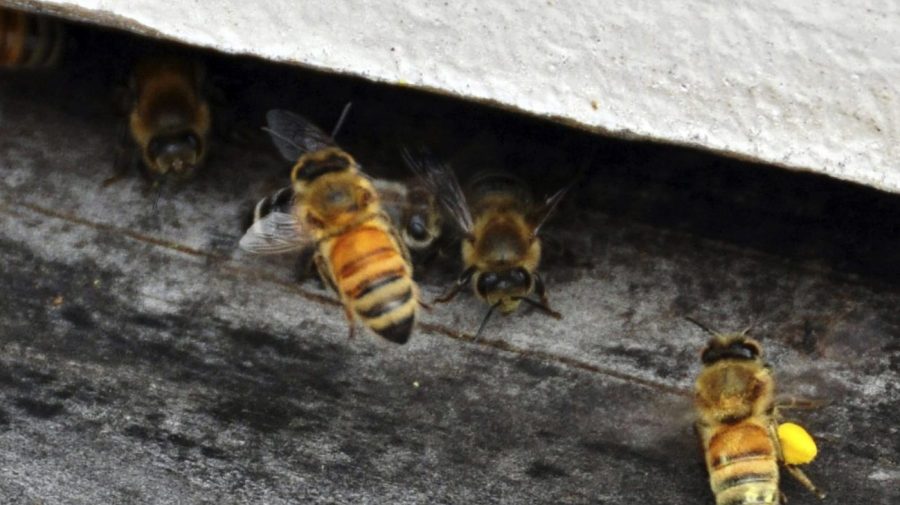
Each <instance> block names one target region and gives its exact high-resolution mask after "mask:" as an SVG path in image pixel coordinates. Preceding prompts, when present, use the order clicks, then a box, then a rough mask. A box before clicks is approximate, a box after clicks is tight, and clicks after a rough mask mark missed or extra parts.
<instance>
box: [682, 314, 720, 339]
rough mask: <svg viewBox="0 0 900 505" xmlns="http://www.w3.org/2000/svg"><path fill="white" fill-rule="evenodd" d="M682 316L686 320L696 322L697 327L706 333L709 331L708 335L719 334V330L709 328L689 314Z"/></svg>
mask: <svg viewBox="0 0 900 505" xmlns="http://www.w3.org/2000/svg"><path fill="white" fill-rule="evenodd" d="M684 318H685V319H687V320H688V321H690V322H692V323H694V324H696V325H697V326H698V327H700V329H701V330H703V331H705V332H706V333H709V334H710V335H712V336H714V337H716V336H718V335H721V332H718V331H716V330H713V329H711V328H710V327H709V326H706V325H705V324H703V323H701V322H700V321H697V320H696V319H694V318H693V317H691V316H684Z"/></svg>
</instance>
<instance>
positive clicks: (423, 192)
mask: <svg viewBox="0 0 900 505" xmlns="http://www.w3.org/2000/svg"><path fill="white" fill-rule="evenodd" d="M372 184H373V185H374V186H375V189H376V190H377V191H378V195H379V197H380V198H381V205H382V207H384V210H385V211H387V213H388V215H389V216H390V217H391V220H392V221H393V222H394V225H395V227H396V228H397V229H398V230H399V232H400V236H401V238H403V243H404V244H406V247H407V248H409V250H410V251H411V252H412V253H423V252H425V251H428V250H429V249H430V248H431V247H433V246H434V245H435V242H437V240H438V239H439V238H440V237H441V235H442V233H443V216H441V211H440V208H439V204H438V203H437V200H436V199H435V197H434V195H433V194H431V192H430V191H428V188H426V187H425V186H424V185H423V184H422V183H421V181H419V180H418V179H409V180H404V181H390V180H387V179H373V180H372Z"/></svg>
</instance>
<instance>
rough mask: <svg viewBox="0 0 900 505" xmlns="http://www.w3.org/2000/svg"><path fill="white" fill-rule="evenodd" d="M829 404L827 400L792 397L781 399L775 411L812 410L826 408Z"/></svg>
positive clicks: (776, 404)
mask: <svg viewBox="0 0 900 505" xmlns="http://www.w3.org/2000/svg"><path fill="white" fill-rule="evenodd" d="M827 403H828V402H827V401H825V400H810V399H807V398H797V397H795V396H791V397H789V398H781V399H779V400H778V401H777V402H776V403H775V411H776V412H777V411H779V410H811V409H817V408H819V407H822V406H824V405H825V404H827Z"/></svg>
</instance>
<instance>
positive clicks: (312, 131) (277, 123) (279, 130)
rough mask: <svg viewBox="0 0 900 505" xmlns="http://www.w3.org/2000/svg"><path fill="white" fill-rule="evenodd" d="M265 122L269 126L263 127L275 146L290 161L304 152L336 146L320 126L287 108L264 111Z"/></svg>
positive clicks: (293, 160)
mask: <svg viewBox="0 0 900 505" xmlns="http://www.w3.org/2000/svg"><path fill="white" fill-rule="evenodd" d="M266 122H267V123H268V124H269V126H268V127H267V128H263V129H264V130H265V131H267V132H268V133H269V136H271V137H272V142H273V143H274V144H275V148H276V149H278V152H279V153H280V154H281V156H282V157H283V158H284V159H286V160H288V161H290V162H292V163H293V162H295V161H297V158H299V157H300V156H301V155H302V154H304V153H308V152H313V151H318V150H320V149H324V148H326V147H337V143H336V142H335V141H334V139H333V138H331V136H330V135H328V134H327V133H325V132H324V131H322V129H321V128H319V127H318V126H316V125H314V124H312V123H311V122H310V121H309V120H308V119H306V118H305V117H303V116H301V115H300V114H297V113H294V112H291V111H289V110H283V109H273V110H270V111H269V112H267V113H266Z"/></svg>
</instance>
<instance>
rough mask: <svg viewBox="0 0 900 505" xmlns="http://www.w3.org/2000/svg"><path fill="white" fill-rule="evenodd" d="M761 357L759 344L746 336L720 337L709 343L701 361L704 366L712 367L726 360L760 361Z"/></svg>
mask: <svg viewBox="0 0 900 505" xmlns="http://www.w3.org/2000/svg"><path fill="white" fill-rule="evenodd" d="M761 355H762V347H760V345H759V342H757V341H756V340H753V339H752V338H750V337H748V336H746V335H743V334H737V335H719V336H715V337H713V338H712V340H710V341H709V344H707V346H706V348H705V349H703V353H702V354H701V355H700V360H701V361H702V362H703V364H704V365H712V364H713V363H716V362H718V361H721V360H724V359H732V360H739V361H759V360H760V357H761Z"/></svg>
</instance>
